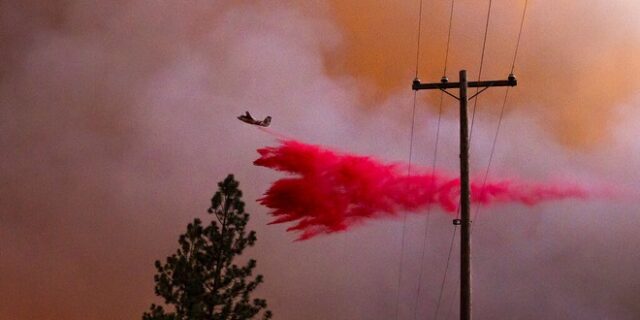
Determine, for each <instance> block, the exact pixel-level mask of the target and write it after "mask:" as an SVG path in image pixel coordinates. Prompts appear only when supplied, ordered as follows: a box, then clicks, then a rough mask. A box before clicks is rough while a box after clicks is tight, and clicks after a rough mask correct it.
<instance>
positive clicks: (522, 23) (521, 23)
mask: <svg viewBox="0 0 640 320" xmlns="http://www.w3.org/2000/svg"><path fill="white" fill-rule="evenodd" d="M527 2H528V0H524V9H523V10H522V18H521V19H520V31H518V40H517V41H516V50H515V52H514V53H513V62H512V63H511V73H512V74H513V69H514V68H515V66H516V58H517V57H518V48H520V36H521V35H522V27H523V26H524V17H525V15H526V14H527Z"/></svg>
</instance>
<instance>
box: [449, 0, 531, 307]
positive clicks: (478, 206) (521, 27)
mask: <svg viewBox="0 0 640 320" xmlns="http://www.w3.org/2000/svg"><path fill="white" fill-rule="evenodd" d="M527 4H528V0H525V2H524V8H523V10H522V17H521V19H520V28H519V30H518V38H517V40H516V48H515V50H514V54H513V60H512V63H511V70H510V73H511V74H513V72H514V70H515V64H516V59H517V56H518V49H519V47H520V39H521V37H522V30H523V27H524V20H525V16H526V13H527ZM510 89H511V87H507V88H506V90H505V93H504V98H503V100H502V107H501V109H500V116H499V118H498V124H497V126H496V131H495V134H494V136H493V141H492V143H491V151H490V153H489V160H488V162H487V168H486V170H485V172H484V177H483V180H482V187H483V188H484V187H485V186H486V183H487V179H488V177H489V170H490V168H491V164H492V162H493V156H494V154H495V149H496V144H497V142H498V136H499V134H500V129H501V127H502V122H503V119H504V112H505V109H506V105H507V100H508V97H509V90H510ZM479 211H480V205H476V210H475V212H474V215H473V218H472V220H473V221H476V222H477V217H478V213H479ZM473 229H474V225H473V224H472V225H471V232H473ZM456 288H457V287H456ZM457 289H459V288H457ZM456 294H457V290H456ZM451 306H453V303H452V304H451V305H450V307H449V311H448V312H447V317H446V318H445V319H449V314H450V312H451V309H452V308H451Z"/></svg>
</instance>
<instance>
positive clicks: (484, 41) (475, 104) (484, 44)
mask: <svg viewBox="0 0 640 320" xmlns="http://www.w3.org/2000/svg"><path fill="white" fill-rule="evenodd" d="M492 2H493V1H492V0H489V9H488V10H487V23H486V25H485V27H484V39H483V40H482V53H481V54H480V68H479V69H478V81H480V78H481V77H482V66H483V65H484V52H485V49H486V47H487V35H488V34H489V20H490V18H491V3H492ZM478 91H480V88H476V95H477V94H478ZM478 100H480V99H479V97H476V99H475V100H474V101H473V111H472V112H471V128H470V129H469V142H471V136H472V135H473V123H474V122H475V119H476V109H477V108H476V106H477V105H478Z"/></svg>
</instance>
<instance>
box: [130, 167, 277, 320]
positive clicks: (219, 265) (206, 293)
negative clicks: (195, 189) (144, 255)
mask: <svg viewBox="0 0 640 320" xmlns="http://www.w3.org/2000/svg"><path fill="white" fill-rule="evenodd" d="M218 187H219V189H218V192H216V193H215V195H214V196H213V198H212V199H211V207H210V208H209V210H208V212H209V213H210V214H212V215H213V216H214V217H215V218H216V219H215V220H213V219H212V221H211V223H210V224H209V225H208V226H203V224H202V221H201V220H200V219H197V218H196V219H194V220H193V222H192V223H190V224H189V225H188V226H187V231H186V233H185V234H182V235H180V238H179V240H178V242H179V244H180V247H179V249H178V250H177V252H176V253H175V254H173V255H171V256H169V257H167V259H166V262H165V263H164V264H163V263H161V262H160V261H156V262H155V267H156V269H157V271H158V273H157V274H156V275H155V276H154V280H155V283H156V285H155V292H156V294H157V295H158V296H161V297H163V298H164V302H165V304H167V305H172V306H173V309H174V311H173V312H168V311H165V310H164V308H163V307H162V306H158V305H155V304H152V305H151V310H150V311H149V312H145V313H144V314H143V316H142V319H143V320H186V319H189V320H200V319H203V320H204V319H206V320H244V319H254V317H257V316H259V314H260V313H262V319H270V318H271V316H272V314H271V311H269V310H266V308H267V303H266V301H265V300H264V299H251V297H250V295H251V293H252V292H253V291H254V290H255V289H256V287H257V286H258V285H259V284H260V283H262V281H263V278H262V275H257V276H256V277H255V278H254V279H251V276H252V273H253V269H254V268H255V267H256V261H255V260H253V259H250V260H249V261H248V262H247V263H246V264H245V265H244V266H238V265H236V264H234V263H233V260H234V258H235V257H237V256H239V255H241V254H242V252H243V251H244V249H245V248H247V247H252V246H253V245H254V244H255V242H256V233H255V231H249V232H247V231H245V227H246V225H247V222H248V221H249V214H248V213H246V212H245V211H244V202H242V200H241V197H242V191H240V190H239V189H238V182H237V181H235V180H234V178H233V175H229V176H227V178H226V179H224V181H222V182H220V183H218ZM261 311H262V312H261Z"/></svg>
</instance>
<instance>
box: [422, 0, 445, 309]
mask: <svg viewBox="0 0 640 320" xmlns="http://www.w3.org/2000/svg"><path fill="white" fill-rule="evenodd" d="M454 4H455V0H451V8H450V12H449V26H448V29H449V30H448V31H447V45H446V50H445V55H444V67H443V71H442V78H443V79H445V78H446V76H447V65H448V61H449V49H450V45H451V29H452V25H453V12H454V10H453V9H454ZM416 77H417V75H416ZM416 92H417V91H416ZM443 101H444V92H440V103H439V106H438V123H437V125H436V138H435V145H434V148H433V162H432V164H431V176H432V177H433V176H434V175H435V168H436V163H437V159H438V143H439V140H440V123H441V120H442V105H443ZM431 208H432V207H429V208H428V209H427V217H426V218H425V227H424V229H425V230H424V237H423V239H422V250H421V252H422V254H421V257H420V269H418V270H419V276H418V288H417V293H416V301H415V304H414V306H415V307H414V319H417V318H418V301H419V299H420V294H421V290H422V274H423V272H424V258H425V252H426V242H427V235H428V231H429V217H430V216H431Z"/></svg>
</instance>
